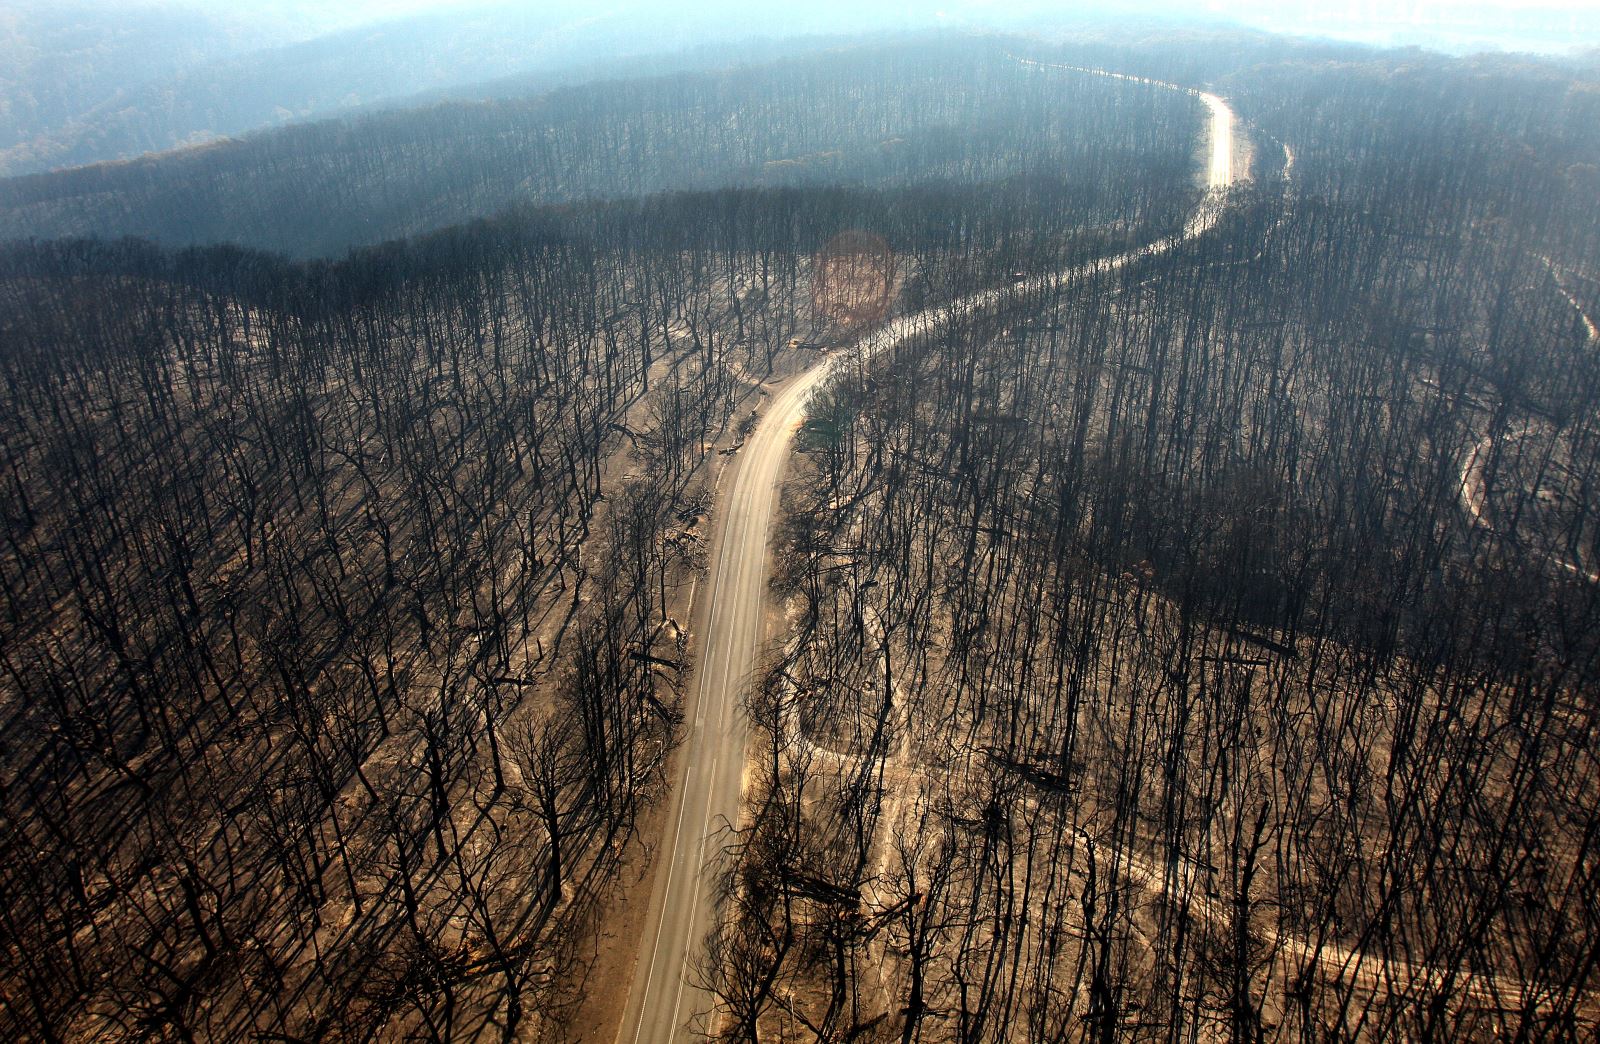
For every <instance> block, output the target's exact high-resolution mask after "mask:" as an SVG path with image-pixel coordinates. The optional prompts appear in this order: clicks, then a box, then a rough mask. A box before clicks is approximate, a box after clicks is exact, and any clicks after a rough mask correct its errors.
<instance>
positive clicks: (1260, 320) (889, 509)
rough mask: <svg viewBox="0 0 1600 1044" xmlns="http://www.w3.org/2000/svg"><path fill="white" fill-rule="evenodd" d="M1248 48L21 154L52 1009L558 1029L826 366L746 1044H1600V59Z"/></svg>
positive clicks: (765, 810) (745, 81) (856, 75)
mask: <svg viewBox="0 0 1600 1044" xmlns="http://www.w3.org/2000/svg"><path fill="white" fill-rule="evenodd" d="M1222 39H1226V40H1229V41H1231V42H1230V44H1229V46H1228V47H1227V48H1223V47H1219V46H1215V43H1216V40H1212V41H1211V44H1212V45H1211V46H1207V41H1206V39H1203V38H1183V37H1176V36H1174V37H1158V36H1151V37H1149V38H1147V39H1142V40H1138V41H1131V40H1130V41H1126V42H1122V43H1114V44H1113V43H1108V42H1106V41H1105V40H1104V39H1101V40H1098V41H1092V42H1079V43H1073V44H1066V45H1060V46H1050V45H1046V44H1042V43H1040V42H1039V41H1034V40H1025V39H1020V38H994V37H989V38H966V37H957V36H940V37H935V38H930V39H921V40H916V41H911V42H907V43H904V44H894V45H886V44H882V43H878V44H873V45H871V46H863V47H843V48H840V49H838V50H836V51H831V52H827V53H823V54H806V55H802V56H799V57H795V58H792V59H788V60H785V61H780V62H774V63H769V64H765V65H760V66H752V67H747V68H741V69H737V70H728V71H723V72H718V73H705V74H698V73H697V74H692V75H674V76H663V77H652V78H648V79H638V80H621V81H615V82H609V83H596V84H591V85H587V86H582V87H574V88H564V89H562V90H558V91H554V92H547V93H543V94H539V95H535V96H530V97H525V98H520V99H511V100H505V101H497V102H490V103H484V104H476V105H460V104H445V105H441V106H437V107H434V108H430V109H425V110H420V111H412V112H407V113H384V114H378V115H373V116H368V117H363V118H360V119H356V120H346V121H334V122H328V123H322V124H314V125H307V126H302V127H294V128H288V129H285V130H281V131H276V132H273V133H271V134H265V135H259V136H253V137H250V138H247V139H244V140H241V141H237V142H226V143H221V144H217V145H214V146H210V147H207V148H205V149H201V150H195V151H189V152H183V153H177V154H172V155H166V156H159V157H151V158H148V159H143V160H137V161H134V162H131V163H127V164H117V165H108V166H103V167H94V168H85V169H82V170H76V171H67V172H61V173H57V174H50V175H40V176H36V177H29V178H22V179H11V180H7V181H3V182H0V235H3V236H4V237H5V238H6V239H8V240H9V242H6V243H5V244H3V245H0V373H3V375H4V381H5V384H4V387H5V389H6V392H5V395H6V409H5V410H3V411H0V462H3V473H0V491H3V492H0V599H3V604H4V613H3V616H0V717H3V720H4V722H5V728H4V729H3V731H0V737H3V738H0V824H3V827H4V829H3V831H0V1033H3V1034H4V1035H6V1036H7V1037H9V1038H15V1039H39V1040H63V1041H77V1040H103V1039H104V1040H148V1039H157V1040H166V1039H173V1040H243V1039H290V1040H322V1039H328V1040H388V1039H429V1040H455V1039H502V1040H511V1039H538V1040H543V1039H549V1040H555V1039H563V1037H564V1035H566V1034H568V1033H569V1032H570V1031H571V1025H572V1019H573V1014H574V1011H575V1009H576V1007H577V1005H578V1004H579V1003H580V1001H581V999H582V998H583V996H584V993H585V991H586V990H587V989H589V988H590V987H591V986H592V985H593V979H592V978H591V977H590V976H591V972H592V968H593V965H594V961H595V955H596V940H597V939H598V938H600V937H601V936H603V935H604V934H605V930H606V924H605V917H606V915H607V913H608V911H609V910H610V909H611V907H610V906H609V905H608V904H610V903H612V902H613V901H614V900H616V899H617V897H618V896H619V895H621V896H624V897H626V895H627V894H628V892H629V890H630V889H637V888H643V889H644V890H646V891H648V887H649V878H648V877H639V876H638V875H637V871H635V872H634V873H626V872H624V867H625V866H628V865H630V863H629V861H630V860H638V861H640V862H642V863H644V864H646V865H648V861H649V857H650V855H651V851H652V844H653V838H652V836H651V835H650V833H649V828H648V824H649V823H650V822H651V819H650V817H651V815H652V813H653V812H654V811H659V804H660V802H661V800H662V798H663V797H664V795H665V794H666V792H667V787H668V785H669V781H670V779H671V778H672V775H671V772H670V766H671V764H672V762H671V760H670V759H671V757H672V751H673V750H674V747H675V744H676V743H677V741H678V740H679V738H680V736H681V734H682V730H683V728H684V721H683V709H684V698H685V690H686V683H687V682H688V680H689V679H691V678H692V677H693V676H694V671H695V662H696V654H697V651H698V649H697V645H696V641H697V638H698V637H699V636H698V635H696V634H695V633H694V626H693V622H692V619H693V618H692V616H691V611H692V608H693V607H692V605H691V601H690V595H691V591H693V590H694V585H695V583H696V581H697V579H698V578H699V577H701V576H702V575H703V574H704V573H705V570H706V567H707V562H706V561H705V558H706V548H707V546H708V541H709V540H710V537H711V534H712V532H713V525H714V520H715V518H716V504H717V501H716V494H717V493H718V491H719V488H720V486H719V475H720V474H721V472H722V469H723V468H724V467H725V466H728V467H732V466H736V465H737V461H738V460H739V459H740V458H739V452H740V447H741V446H742V445H743V443H744V439H745V437H746V436H747V435H748V434H749V433H750V432H751V431H752V430H753V428H754V426H755V424H756V421H757V418H758V416H759V414H760V412H761V410H762V409H763V408H764V405H765V403H766V401H767V398H768V396H769V394H770V393H771V392H772V391H773V390H775V389H777V388H778V387H779V386H780V382H782V381H783V380H785V379H786V378H788V377H790V376H792V375H794V374H796V373H798V372H799V371H801V370H802V369H805V368H808V367H810V366H812V365H815V363H816V360H817V357H818V352H827V353H830V354H832V355H834V356H835V357H837V356H839V355H843V356H845V358H846V363H845V364H843V365H841V366H840V373H839V375H838V376H837V377H836V378H835V379H834V380H833V381H832V382H831V383H830V384H829V385H828V386H827V387H826V389H825V390H824V391H823V392H822V393H820V394H819V395H818V397H817V398H816V399H815V400H814V401H813V403H812V405H811V408H810V413H809V417H808V419H807V422H806V424H805V425H804V427H803V428H802V429H801V430H800V431H799V433H798V434H797V436H796V448H797V451H798V452H797V455H796V457H795V459H794V461H793V462H792V463H791V465H790V479H789V484H788V486H787V487H786V491H785V495H784V515H783V519H782V522H781V528H780V533H779V536H778V539H777V541H776V543H775V547H774V550H773V582H772V595H773V600H774V604H775V606H776V607H777V608H779V609H780V610H781V613H780V614H779V617H780V619H779V621H778V624H777V626H776V628H775V630H774V633H773V634H772V642H771V646H770V650H769V655H768V662H767V669H766V670H765V671H764V672H763V674H762V676H761V677H758V678H755V679H752V680H751V684H750V691H749V696H748V700H747V704H748V711H749V717H750V720H751V722H752V723H753V724H754V726H755V727H756V734H755V738H754V741H753V743H752V750H751V751H750V762H749V769H748V772H747V780H748V782H747V785H746V798H747V814H746V816H745V819H744V821H743V822H742V823H740V824H737V825H736V826H737V829H734V830H732V831H730V832H729V833H728V834H725V835H719V837H720V838H721V839H722V840H725V841H727V842H728V843H729V846H730V847H729V849H728V851H727V854H726V856H727V858H726V860H725V862H724V863H723V864H722V870H723V873H724V876H723V878H722V881H723V884H722V905H721V907H720V911H719V912H720V917H721V924H720V926H719V927H718V929H717V931H716V932H715V933H713V936H712V937H711V938H710V939H709V940H707V942H708V946H707V948H706V957H705V959H704V960H703V961H702V962H701V963H700V964H699V966H698V967H696V968H695V969H694V974H695V975H696V976H697V977H698V980H699V981H703V982H705V983H706V984H708V985H710V986H711V987H712V988H713V990H714V992H715V995H716V997H717V998H718V1001H719V1005H720V1011H719V1013H720V1016H721V1021H720V1026H721V1030H722V1032H723V1033H724V1034H725V1035H726V1036H728V1037H730V1038H731V1039H752V1040H753V1039H761V1040H837V1041H844V1040H885V1041H887V1040H900V1041H904V1042H911V1041H919V1040H921V1041H943V1040H962V1041H979V1040H1028V1041H1047V1040H1050V1041H1053V1040H1076V1039H1096V1040H1107V1041H1109V1040H1124V1039H1126V1040H1135V1039H1137V1040H1146V1039H1149V1040H1154V1039H1161V1040H1179V1039H1187V1040H1200V1039H1206V1040H1210V1039H1229V1040H1238V1041H1246V1040H1262V1039H1279V1038H1281V1039H1295V1040H1326V1039H1487V1038H1491V1037H1505V1038H1509V1039H1525V1040H1526V1039H1573V1040H1579V1039H1586V1038H1587V1037H1589V1036H1591V1035H1592V1034H1593V1032H1594V1031H1595V1027H1596V1023H1597V1020H1600V983H1597V982H1596V964H1597V961H1600V900H1597V899H1596V896H1600V880H1597V876H1596V875H1597V874H1600V849H1597V845H1600V818H1597V817H1600V811H1597V810H1600V792H1597V791H1600V771H1597V769H1600V766H1597V757H1600V727H1597V726H1600V722H1597V721H1596V714H1597V713H1600V708H1597V706H1596V693H1597V691H1600V659H1597V657H1600V601H1597V598H1600V579H1597V577H1600V525H1597V523H1596V517H1595V506H1596V490H1597V489H1600V427H1597V425H1596V403H1597V402H1600V339H1597V336H1596V330H1595V325H1594V317H1595V316H1596V315H1597V312H1600V281H1597V280H1600V226H1597V225H1596V222H1597V220H1600V218H1597V215H1596V211H1595V208H1594V207H1593V198H1594V197H1593V191H1594V189H1595V185H1594V182H1593V178H1594V176H1595V174H1594V172H1595V171H1596V170H1600V119H1595V118H1593V117H1594V116H1595V115H1596V110H1595V108H1594V100H1595V98H1596V97H1597V96H1600V95H1597V94H1596V89H1595V78H1594V77H1593V76H1591V75H1590V74H1589V72H1588V71H1587V67H1586V66H1584V65H1583V64H1582V63H1581V62H1580V63H1567V64H1564V65H1563V64H1557V63H1544V62H1536V61H1532V60H1526V61H1524V60H1520V59H1516V60H1513V59H1493V60H1491V59H1465V60H1451V59H1444V58H1438V57H1433V56H1425V55H1421V54H1418V53H1403V52H1402V53H1380V52H1369V51H1363V50H1359V49H1352V48H1336V47H1327V48H1322V47H1291V46H1288V45H1284V46H1283V47H1282V48H1281V49H1277V50H1275V49H1274V44H1273V42H1272V41H1270V40H1265V39H1260V38H1254V37H1252V38H1250V39H1249V40H1246V41H1244V42H1242V43H1241V42H1239V41H1237V40H1234V39H1233V38H1231V37H1229V38H1222ZM1020 56H1032V57H1037V58H1039V59H1041V60H1042V61H1045V62H1048V63H1052V64H1051V67H1048V68H1047V67H1043V66H1028V65H1025V64H1023V63H1022V62H1020V61H1018V60H1017V58H1018V57H1020ZM1094 69H1110V70H1120V71H1125V72H1127V73H1130V74H1133V75H1137V76H1148V77H1152V78H1154V79H1157V80H1160V81H1163V82H1165V83H1177V84H1184V85H1194V86H1196V87H1201V86H1204V87H1206V88H1208V89H1213V90H1216V91H1218V92H1219V93H1221V94H1223V95H1225V96H1226V97H1227V98H1228V99H1229V101H1230V103H1231V104H1232V106H1233V108H1234V110H1235V111H1236V112H1237V113H1238V115H1239V117H1240V119H1241V129H1242V134H1241V137H1242V139H1243V141H1244V143H1245V144H1244V146H1243V147H1242V149H1241V153H1240V155H1239V157H1238V162H1239V163H1241V164H1244V165H1246V166H1247V167H1248V169H1249V171H1250V172H1251V175H1252V177H1251V179H1250V181H1249V182H1248V183H1247V184H1245V185H1244V186H1242V187H1238V188H1235V189H1233V190H1231V191H1230V192H1229V193H1228V195H1227V196H1226V198H1225V199H1210V198H1208V199H1206V200H1204V201H1202V193H1201V191H1200V189H1199V187H1198V185H1199V182H1197V180H1196V175H1195V171H1196V169H1197V168H1199V167H1201V166H1202V160H1201V156H1202V153H1203V144H1204V143H1203V140H1202V137H1203V136H1202V127H1203V120H1202V114H1203V110H1202V107H1201V106H1200V104H1199V103H1198V101H1197V100H1196V99H1195V98H1194V97H1191V96H1188V95H1186V94H1185V93H1183V92H1181V91H1177V90H1172V89H1170V88H1169V87H1165V86H1161V85H1159V84H1150V83H1137V82H1134V81H1130V80H1118V79H1113V78H1111V77H1106V76H1100V75H1096V74H1094V73H1093V72H1092V71H1085V70H1094ZM1291 157H1292V161H1291ZM1197 205H1204V206H1206V207H1208V208H1218V213H1219V215H1220V216H1219V218H1218V220H1217V221H1216V223H1215V224H1214V225H1211V226H1209V227H1208V228H1207V230H1206V231H1205V233H1204V234H1203V235H1200V236H1198V237H1196V238H1190V239H1183V240H1177V239H1168V238H1167V237H1171V236H1173V235H1174V234H1175V233H1177V231H1178V230H1179V229H1180V228H1182V227H1183V225H1184V222H1185V220H1186V218H1187V216H1188V215H1189V214H1190V213H1191V212H1192V210H1193V208H1194V207H1196V206H1197ZM1208 212H1209V211H1208ZM129 236H137V237H143V238H126V237H129ZM30 237H34V238H30ZM1157 241H1161V242H1163V243H1166V244H1168V245H1167V246H1166V247H1164V248H1163V249H1162V250H1160V251H1151V252H1145V253H1140V254H1136V255H1135V256H1134V257H1133V258H1132V259H1131V260H1130V261H1128V263H1126V264H1120V265H1118V266H1116V267H1111V268H1101V269H1095V268H1094V267H1093V265H1092V264H1091V265H1089V266H1088V267H1084V266H1085V263H1086V262H1092V261H1093V260H1094V259H1096V258H1107V257H1111V256H1114V255H1120V254H1121V253H1122V252H1124V251H1130V250H1132V251H1136V250H1137V248H1138V247H1140V246H1141V245H1142V244H1148V243H1153V242H1157ZM852 252H858V253H860V255H861V256H866V255H867V254H870V255H871V258H872V259H873V264H874V265H878V266H880V267H881V269H882V270H881V271H877V270H875V271H874V278H880V277H881V280H882V283H883V285H884V287H885V288H886V290H885V292H886V294H887V297H886V298H885V299H884V301H883V302H881V305H880V306H878V307H876V310H874V309H867V310H866V311H865V312H863V311H860V310H852V309H851V308H843V309H841V308H840V307H838V301H837V299H836V298H837V295H838V294H839V293H840V292H841V288H840V287H839V286H837V285H834V283H835V282H836V279H837V273H838V272H841V271H843V272H849V271H851V268H850V266H849V265H839V264H837V262H838V261H839V259H840V258H841V257H842V258H844V259H845V260H846V261H849V260H851V259H852V258H854V257H856V256H857V255H856V253H852ZM1059 272H1073V273H1075V274H1074V275H1073V276H1072V277H1071V278H1065V279H1062V278H1057V279H1049V278H1042V277H1046V276H1047V275H1048V274H1049V273H1059ZM1041 279H1042V282H1043V284H1044V286H1043V288H1042V289H1039V288H1037V285H1038V284H1036V283H1035V281H1036V280H1041ZM876 287H877V284H876V283H874V284H873V289H874V291H875V290H876ZM999 287H1011V288H1013V292H1011V293H1008V294H1001V295H998V296H997V297H995V298H994V301H995V303H994V304H993V305H992V306H985V307H983V308H976V309H960V308H954V307H949V308H947V309H946V310H945V311H944V312H943V314H942V317H941V318H940V319H939V320H938V321H937V322H934V323H932V324H931V325H930V326H929V327H928V329H926V330H925V331H924V332H923V333H922V334H920V335H919V336H916V337H912V338H910V339H907V340H904V341H902V342H900V343H898V344H896V345H895V346H894V348H893V350H892V351H889V352H886V353H883V354H880V355H876V356H873V357H871V358H867V357H864V356H859V355H854V354H852V352H853V349H854V348H855V346H856V345H857V344H859V343H861V340H860V339H862V338H865V337H868V336H870V335H871V332H872V326H873V324H874V323H876V322H877V321H879V320H881V319H884V318H892V317H894V316H897V315H898V316H904V315H911V314H920V313H922V312H923V310H925V309H931V310H932V311H931V312H930V313H929V314H933V315H939V314H940V309H941V306H946V305H951V304H952V303H953V302H959V301H963V300H971V299H973V297H974V295H979V294H982V293H983V292H984V291H988V290H992V289H994V288H999ZM858 289H859V288H853V287H850V286H845V287H843V293H844V295H845V296H846V297H848V296H849V294H850V293H854V292H856V290H858ZM863 316H865V317H866V319H867V320H868V321H867V322H866V323H865V326H863V323H862V318H863ZM641 882H642V884H641ZM630 942H636V941H632V940H630Z"/></svg>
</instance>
